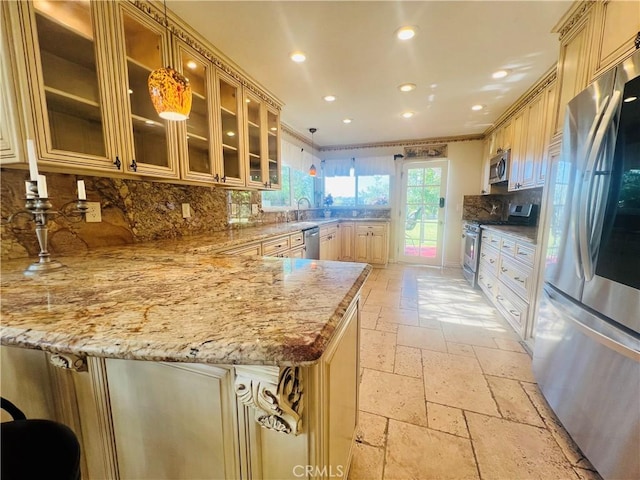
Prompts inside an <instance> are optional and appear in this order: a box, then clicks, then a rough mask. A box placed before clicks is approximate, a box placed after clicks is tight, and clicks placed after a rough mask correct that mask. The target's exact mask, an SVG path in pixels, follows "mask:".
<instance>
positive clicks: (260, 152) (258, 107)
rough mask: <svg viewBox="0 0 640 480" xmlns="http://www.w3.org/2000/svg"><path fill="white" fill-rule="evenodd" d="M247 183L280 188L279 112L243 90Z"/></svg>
mask: <svg viewBox="0 0 640 480" xmlns="http://www.w3.org/2000/svg"><path fill="white" fill-rule="evenodd" d="M244 99H245V105H244V107H245V110H244V112H245V120H246V121H245V133H246V144H245V146H246V163H245V166H246V169H247V179H246V180H247V181H246V184H247V186H250V187H256V188H260V189H263V190H269V189H279V188H280V115H279V112H278V111H277V110H276V109H275V108H272V107H270V106H268V105H267V103H266V102H265V101H263V100H261V99H260V98H258V97H257V96H256V95H254V94H252V93H251V92H248V91H246V89H245V95H244Z"/></svg>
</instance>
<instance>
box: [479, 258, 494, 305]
mask: <svg viewBox="0 0 640 480" xmlns="http://www.w3.org/2000/svg"><path fill="white" fill-rule="evenodd" d="M478 284H479V285H480V288H481V289H482V291H483V292H484V293H486V294H487V296H488V297H489V298H490V299H491V300H492V301H495V296H496V287H497V285H498V279H497V278H496V277H495V276H494V275H493V274H492V273H490V271H489V269H488V268H487V264H486V263H484V262H483V263H481V264H480V267H479V270H478Z"/></svg>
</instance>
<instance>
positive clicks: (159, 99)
mask: <svg viewBox="0 0 640 480" xmlns="http://www.w3.org/2000/svg"><path fill="white" fill-rule="evenodd" d="M164 27H165V29H166V31H167V36H168V37H169V45H171V33H170V32H169V20H168V18H167V0H164ZM147 82H148V84H149V95H150V96H151V103H153V108H155V109H156V112H158V115H160V118H164V119H165V120H174V121H180V120H186V119H187V118H189V112H190V111H191V85H190V84H189V80H188V79H187V78H186V77H185V76H184V75H182V74H181V73H180V72H178V71H177V70H174V69H173V68H172V67H170V66H167V67H163V68H158V69H156V70H154V71H153V72H151V73H150V74H149V79H148V81H147Z"/></svg>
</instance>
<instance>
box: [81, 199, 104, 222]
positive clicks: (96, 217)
mask: <svg viewBox="0 0 640 480" xmlns="http://www.w3.org/2000/svg"><path fill="white" fill-rule="evenodd" d="M87 208H88V210H87V212H86V213H85V216H84V218H85V221H86V222H87V223H99V222H101V221H102V211H101V210H100V202H87Z"/></svg>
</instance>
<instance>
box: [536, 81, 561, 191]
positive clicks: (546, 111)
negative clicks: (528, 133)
mask: <svg viewBox="0 0 640 480" xmlns="http://www.w3.org/2000/svg"><path fill="white" fill-rule="evenodd" d="M556 88H557V83H556V81H555V80H554V81H552V82H551V83H550V84H549V85H547V88H546V89H545V91H544V93H543V95H544V107H543V121H544V129H543V138H542V157H541V159H540V163H539V164H538V166H537V168H536V172H535V173H536V186H538V187H541V186H543V185H544V184H545V181H546V179H547V171H548V169H549V145H550V144H551V137H552V136H553V127H554V125H553V119H554V112H555V106H556Z"/></svg>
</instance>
